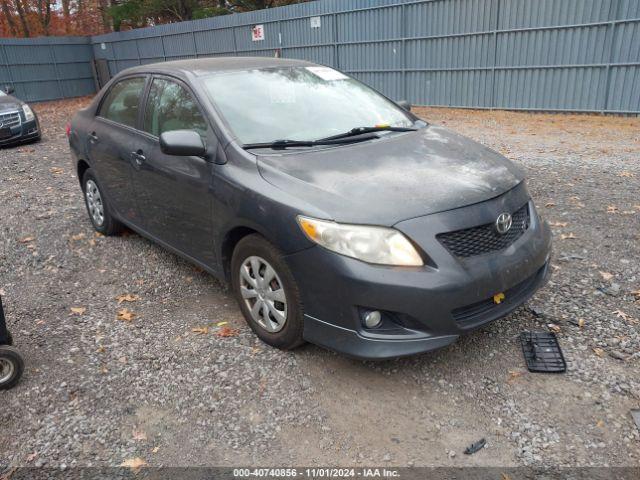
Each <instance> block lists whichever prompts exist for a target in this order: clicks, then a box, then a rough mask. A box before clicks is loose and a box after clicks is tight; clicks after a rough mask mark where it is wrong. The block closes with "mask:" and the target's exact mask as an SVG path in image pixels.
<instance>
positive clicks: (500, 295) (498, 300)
mask: <svg viewBox="0 0 640 480" xmlns="http://www.w3.org/2000/svg"><path fill="white" fill-rule="evenodd" d="M503 300H504V293H496V294H495V295H494V296H493V303H495V304H496V305H500V304H501V303H502V301H503Z"/></svg>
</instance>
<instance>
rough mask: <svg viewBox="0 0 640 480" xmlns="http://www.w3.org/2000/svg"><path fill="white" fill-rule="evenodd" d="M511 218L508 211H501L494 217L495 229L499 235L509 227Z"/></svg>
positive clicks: (511, 221)
mask: <svg viewBox="0 0 640 480" xmlns="http://www.w3.org/2000/svg"><path fill="white" fill-rule="evenodd" d="M512 223H513V219H512V218H511V214H510V213H506V212H505V213H501V214H500V215H498V218H497V219H496V230H497V231H498V233H499V234H500V235H504V234H505V233H507V232H508V231H509V230H510V229H511V224H512Z"/></svg>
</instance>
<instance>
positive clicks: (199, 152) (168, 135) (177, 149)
mask: <svg viewBox="0 0 640 480" xmlns="http://www.w3.org/2000/svg"><path fill="white" fill-rule="evenodd" d="M160 150H161V151H162V153H164V154H166V155H175V156H178V157H203V156H204V154H205V153H206V148H205V146H204V142H203V141H202V137H201V136H200V134H198V132H194V131H193V130H171V131H170V132H164V133H163V134H161V135H160Z"/></svg>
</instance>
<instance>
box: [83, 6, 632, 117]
mask: <svg viewBox="0 0 640 480" xmlns="http://www.w3.org/2000/svg"><path fill="white" fill-rule="evenodd" d="M258 25H260V26H262V30H263V36H260V35H257V37H254V36H253V35H252V32H253V30H254V28H255V27H256V26H258ZM91 43H92V44H93V54H94V57H95V58H96V59H106V60H107V61H108V62H109V70H110V72H111V74H115V73H117V72H119V71H121V70H123V69H125V68H128V67H131V66H134V65H140V64H145V63H151V62H158V61H164V60H173V59H180V58H196V57H207V56H229V55H264V56H274V55H275V54H276V52H278V53H279V54H280V55H281V56H282V57H287V58H302V59H308V60H311V61H315V62H318V63H322V64H326V65H331V66H334V67H336V68H339V69H341V70H343V71H346V72H348V73H350V74H352V75H354V76H355V77H357V78H359V79H361V80H362V81H364V82H366V83H368V84H370V85H372V86H374V87H375V88H377V89H379V90H381V91H382V92H384V93H385V94H386V95H388V96H390V97H391V98H394V99H407V100H409V101H410V102H412V103H414V104H419V105H439V106H456V107H475V108H502V109H525V110H556V111H562V110H566V111H596V112H617V113H640V0H322V1H318V2H310V3H303V4H297V5H291V6H287V7H281V8H274V9H269V10H261V11H256V12H249V13H244V14H238V15H230V16H224V17H216V18H209V19H204V20H197V21H192V22H183V23H175V24H168V25H161V26H158V27H152V28H146V29H139V30H131V31H127V32H121V33H112V34H107V35H102V36H98V37H93V38H92V39H91Z"/></svg>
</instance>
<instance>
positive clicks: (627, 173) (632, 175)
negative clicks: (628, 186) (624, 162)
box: [618, 170, 635, 178]
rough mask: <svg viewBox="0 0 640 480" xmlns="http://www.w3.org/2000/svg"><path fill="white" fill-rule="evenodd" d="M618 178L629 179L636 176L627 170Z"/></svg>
mask: <svg viewBox="0 0 640 480" xmlns="http://www.w3.org/2000/svg"><path fill="white" fill-rule="evenodd" d="M618 176H619V177H627V178H632V177H635V175H634V174H633V173H631V172H627V171H626V170H625V171H623V172H620V173H619V174H618Z"/></svg>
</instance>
